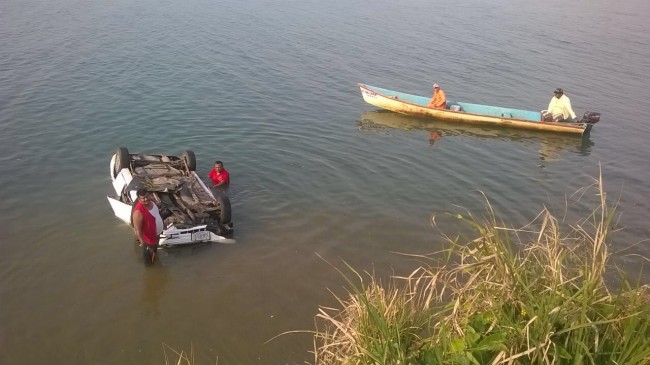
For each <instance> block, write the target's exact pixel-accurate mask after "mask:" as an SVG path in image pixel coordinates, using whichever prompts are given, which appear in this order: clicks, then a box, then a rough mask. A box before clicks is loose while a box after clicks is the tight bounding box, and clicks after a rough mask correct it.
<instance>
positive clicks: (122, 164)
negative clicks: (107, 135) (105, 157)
mask: <svg viewBox="0 0 650 365" xmlns="http://www.w3.org/2000/svg"><path fill="white" fill-rule="evenodd" d="M130 166H131V156H130V155H129V150H128V149H126V147H119V148H118V149H117V151H116V152H115V167H114V168H113V177H117V174H119V173H120V171H122V169H124V168H127V169H128V168H129V167H130Z"/></svg>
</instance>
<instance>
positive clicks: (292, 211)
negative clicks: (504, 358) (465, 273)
mask: <svg viewBox="0 0 650 365" xmlns="http://www.w3.org/2000/svg"><path fill="white" fill-rule="evenodd" d="M648 14H650V6H649V5H648V2H646V1H641V0H638V1H634V0H632V1H626V2H615V3H614V2H611V1H605V0H591V1H588V0H578V1H571V2H565V1H561V0H550V1H547V2H532V1H531V2H513V1H507V0H495V1H490V2H484V1H479V0H467V1H461V2H458V3H444V4H441V3H439V2H432V1H424V0H414V1H412V2H410V3H409V4H397V3H396V2H394V1H384V0H380V1H368V0H361V1H356V2H350V1H343V0H333V1H326V2H323V1H311V0H307V1H304V0H303V1H296V0H283V1H273V2H271V1H261V0H244V1H218V0H217V1H205V0H190V1H174V0H160V1H151V0H140V1H134V0H117V1H111V2H92V1H78V0H60V1H42V0H25V1H9V0H8V1H4V2H2V3H1V4H0V85H1V87H0V128H1V129H0V130H1V132H0V186H1V187H2V188H1V189H0V237H1V238H0V248H1V249H2V255H0V363H2V364H37V363H66V364H142V363H151V364H160V363H163V362H164V355H163V351H162V349H161V344H162V343H166V344H169V345H170V346H172V347H174V348H176V349H179V350H180V349H184V350H186V351H189V349H190V347H191V346H193V347H194V349H195V356H196V359H197V361H196V363H197V364H202V363H214V362H215V360H216V359H217V358H218V359H219V364H285V363H289V364H300V363H303V362H304V361H309V360H310V359H311V356H310V354H309V353H308V351H309V349H310V348H311V338H310V336H309V335H308V334H302V335H301V334H293V335H285V336H281V337H279V338H277V339H274V340H273V341H270V342H268V341H269V340H270V339H271V338H273V337H274V336H276V335H278V334H280V333H282V332H285V331H292V330H309V329H312V328H313V317H314V315H315V314H316V313H317V309H318V306H319V305H334V303H335V302H334V299H333V297H332V296H331V294H330V293H329V292H328V291H327V289H331V290H333V291H334V292H336V293H339V294H340V293H343V281H342V280H341V278H340V276H339V275H338V274H337V273H336V272H335V270H334V269H333V268H332V266H330V264H329V263H331V264H332V265H334V266H341V262H342V261H343V260H344V261H346V262H349V263H350V264H352V265H353V266H354V267H356V268H357V269H359V270H368V271H375V272H376V273H377V274H378V275H388V274H390V273H392V272H395V273H399V274H404V273H407V272H408V270H410V269H412V268H413V267H414V265H415V263H414V262H412V261H409V260H408V259H405V258H404V257H401V256H399V255H396V254H395V253H394V252H406V253H428V252H433V251H435V250H436V249H438V248H440V245H441V243H442V240H441V238H440V234H439V232H438V231H436V230H434V229H433V228H432V227H431V224H430V218H431V215H432V214H433V213H435V212H441V211H446V210H448V209H453V208H454V207H455V206H456V205H458V206H461V207H464V208H466V209H467V210H468V211H469V212H471V213H473V214H476V215H480V214H481V212H482V211H483V204H484V203H483V200H482V197H481V195H480V193H479V191H482V192H484V193H485V194H486V195H487V196H488V197H489V198H490V200H491V201H492V202H493V203H494V205H495V208H496V209H497V211H498V213H499V214H500V216H502V217H503V218H504V219H505V220H506V221H508V222H510V223H511V224H512V225H517V226H518V225H523V224H525V223H527V222H528V221H529V220H531V219H532V218H534V217H535V216H536V214H537V213H538V212H539V211H540V210H541V209H542V207H543V206H548V207H549V208H551V209H552V210H554V211H556V212H558V214H559V216H560V217H565V219H566V222H567V223H572V222H575V218H576V217H578V216H582V215H584V213H585V212H586V211H588V210H589V209H590V208H591V207H592V206H593V204H594V202H595V197H594V195H593V194H592V193H589V194H585V195H584V196H582V199H578V198H577V197H578V196H579V194H578V195H574V192H576V191H578V190H579V189H580V188H582V187H585V186H587V185H589V184H591V183H592V180H593V178H594V177H597V176H598V174H599V170H600V169H601V168H602V172H603V177H604V181H605V184H606V189H607V192H608V195H609V197H610V198H611V200H612V202H614V201H618V204H619V208H618V212H619V213H621V218H620V220H619V221H618V224H617V226H616V228H620V229H621V230H620V231H619V232H617V233H616V235H614V236H613V237H612V238H613V241H614V242H613V243H612V245H613V248H614V250H615V251H622V252H619V253H617V256H616V260H615V261H616V262H617V263H619V264H622V265H624V266H625V268H626V269H629V270H631V272H639V269H640V268H641V265H642V264H643V262H644V259H643V258H642V257H644V256H645V257H648V256H650V249H649V248H648V242H647V241H644V240H645V239H647V237H648V236H649V234H648V233H649V229H648V224H647V223H648V211H649V209H650V202H649V199H648V196H650V187H649V185H648V181H650V172H649V171H650V169H649V168H648V162H647V158H648V152H649V148H648V145H647V142H646V141H647V139H648V137H649V136H650V126H649V124H648V123H649V122H650V121H649V120H648V116H650V107H649V105H648V100H649V99H650V93H649V92H648V87H647V84H648V76H647V75H649V74H650V66H649V65H650V64H649V63H648V62H647V60H648V59H650V29H649V26H648V23H647V15H648ZM357 82H363V83H368V84H371V85H377V86H380V87H386V88H390V89H394V90H399V91H404V92H409V93H414V94H420V95H429V93H430V92H431V84H432V83H433V82H438V83H440V84H441V85H442V87H443V88H444V89H445V90H446V92H447V95H448V97H449V98H452V99H460V100H466V101H470V102H477V103H484V104H492V105H503V106H510V107H516V108H522V109H537V110H539V109H544V108H545V106H546V105H547V104H548V101H549V100H550V98H551V96H552V90H553V89H555V88H556V87H563V88H564V90H565V91H566V93H567V95H568V96H570V97H571V100H572V102H573V105H574V109H575V110H576V112H577V113H578V114H581V113H582V112H584V111H585V110H591V111H600V112H601V113H602V121H601V123H600V124H598V125H597V126H596V128H595V129H594V132H593V133H592V135H591V136H590V137H588V138H587V139H584V140H582V139H580V138H573V137H566V136H556V135H548V134H535V133H528V132H513V131H500V130H494V129H489V128H477V127H467V126H454V125H449V124H444V123H431V122H426V121H423V120H420V119H417V118H410V117H405V116H399V115H395V114H391V113H382V112H377V111H376V110H374V108H373V107H372V106H370V105H367V104H364V102H363V101H362V99H361V96H360V93H359V91H358V89H357V88H356V83H357ZM437 135H439V136H441V138H439V139H437V140H436V136H437ZM432 136H433V137H434V138H433V140H432ZM119 146H126V147H128V148H129V150H130V151H132V152H141V153H166V154H177V153H180V152H181V151H182V150H185V149H192V150H194V151H195V153H196V155H197V159H198V164H199V168H198V170H199V173H200V174H201V175H203V176H205V175H207V173H208V171H209V168H210V166H211V165H212V162H213V161H214V160H215V159H221V160H223V161H225V164H226V167H227V168H228V169H229V170H230V172H231V174H232V177H233V178H232V180H233V185H232V187H231V190H230V196H231V200H232V203H233V219H234V221H235V226H236V238H237V241H238V243H237V244H235V245H219V244H214V245H208V246H203V247H196V248H193V249H186V250H185V249H184V250H179V251H174V252H169V253H164V254H162V255H161V258H160V265H158V266H157V267H155V268H152V269H146V268H145V267H144V266H143V265H142V264H141V262H140V261H139V255H138V251H137V250H136V249H135V248H134V244H133V236H132V233H131V231H130V229H129V228H128V227H127V226H125V225H124V224H122V223H121V222H120V221H118V220H117V219H115V218H114V217H113V215H112V212H111V210H110V207H109V205H108V203H107V201H106V198H105V196H106V195H107V194H110V193H111V187H110V180H109V177H108V161H109V158H110V156H111V154H112V153H113V152H114V151H115V149H116V148H117V147H119ZM567 202H568V203H567ZM565 211H566V214H565ZM445 228H446V229H448V230H449V232H448V233H455V232H466V231H464V230H465V228H463V227H459V226H455V225H448V226H447V227H445ZM630 246H632V247H631V248H629V247H630ZM328 262H329V263H328ZM643 281H644V282H648V281H649V280H648V275H647V274H644V276H643Z"/></svg>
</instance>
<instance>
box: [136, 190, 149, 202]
mask: <svg viewBox="0 0 650 365" xmlns="http://www.w3.org/2000/svg"><path fill="white" fill-rule="evenodd" d="M136 194H137V195H138V200H139V201H141V202H143V203H148V202H149V200H151V196H150V195H149V190H147V189H145V188H140V189H138V190H137V191H136Z"/></svg>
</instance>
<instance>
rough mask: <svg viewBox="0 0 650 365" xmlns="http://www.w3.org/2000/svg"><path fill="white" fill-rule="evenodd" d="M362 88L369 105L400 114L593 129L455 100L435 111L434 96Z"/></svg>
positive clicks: (511, 125)
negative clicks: (430, 101) (432, 102)
mask: <svg viewBox="0 0 650 365" xmlns="http://www.w3.org/2000/svg"><path fill="white" fill-rule="evenodd" d="M358 86H359V88H360V89H361V95H362V96H363V100H364V101H365V102H367V103H368V104H371V105H374V106H376V107H378V108H381V109H386V110H390V111H393V112H396V113H400V114H406V115H413V116H418V117H430V118H435V119H439V120H444V121H448V122H458V123H470V124H481V125H492V126H495V127H506V128H517V129H527V130H535V131H545V132H557V133H569V134H577V135H582V134H585V133H588V132H589V131H590V130H591V127H592V124H591V123H554V122H543V121H541V119H542V115H541V112H535V111H528V110H521V109H513V108H504V107H499V106H490V105H481V104H472V103H465V102H459V101H451V100H447V108H448V109H434V108H429V107H427V104H428V103H429V100H431V98H430V97H424V96H417V95H411V94H406V93H401V92H398V91H392V90H388V89H382V88H379V87H375V86H370V85H366V84H358ZM453 109H456V110H453Z"/></svg>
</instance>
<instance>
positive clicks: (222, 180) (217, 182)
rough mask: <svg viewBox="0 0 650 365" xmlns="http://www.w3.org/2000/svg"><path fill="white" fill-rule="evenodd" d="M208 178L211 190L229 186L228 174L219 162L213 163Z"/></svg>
mask: <svg viewBox="0 0 650 365" xmlns="http://www.w3.org/2000/svg"><path fill="white" fill-rule="evenodd" d="M208 177H209V178H210V180H212V187H213V188H216V187H219V186H221V187H226V186H227V185H228V184H230V174H229V173H228V171H227V170H226V169H224V168H223V162H221V161H215V163H214V168H213V169H212V171H210V174H209V175H208Z"/></svg>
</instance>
